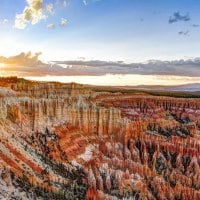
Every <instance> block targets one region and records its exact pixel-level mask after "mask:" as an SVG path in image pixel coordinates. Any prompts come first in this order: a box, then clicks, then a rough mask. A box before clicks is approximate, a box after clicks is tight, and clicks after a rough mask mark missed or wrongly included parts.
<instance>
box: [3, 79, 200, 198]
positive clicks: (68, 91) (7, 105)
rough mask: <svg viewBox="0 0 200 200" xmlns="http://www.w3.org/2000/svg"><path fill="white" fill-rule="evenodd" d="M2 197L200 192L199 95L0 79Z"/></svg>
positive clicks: (194, 195) (174, 195)
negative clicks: (170, 94)
mask: <svg viewBox="0 0 200 200" xmlns="http://www.w3.org/2000/svg"><path fill="white" fill-rule="evenodd" d="M0 199H24V200H25V199H41V200H42V199H67V200H70V199H72V200H73V199H88V200H101V199H104V200H117V199H127V200H128V199H142V200H154V199H156V200H166V199H168V200H198V199H200V99H199V98H177V97H169V96H167V97H166V96H162V95H161V96H156V95H152V94H149V93H147V92H144V91H139V90H138V91H135V92H133V93H131V92H127V93H126V92H121V91H116V90H115V91H113V92H112V91H104V90H103V89H102V90H99V89H98V90H96V88H95V87H94V88H93V87H88V86H85V85H81V84H76V83H66V84H64V83H59V82H36V81H29V80H25V79H21V78H17V77H8V78H0Z"/></svg>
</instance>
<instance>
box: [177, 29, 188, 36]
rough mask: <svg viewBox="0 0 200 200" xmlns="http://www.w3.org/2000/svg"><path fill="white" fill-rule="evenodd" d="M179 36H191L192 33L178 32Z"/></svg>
mask: <svg viewBox="0 0 200 200" xmlns="http://www.w3.org/2000/svg"><path fill="white" fill-rule="evenodd" d="M178 34H179V35H184V36H190V31H189V30H187V31H179V32H178Z"/></svg>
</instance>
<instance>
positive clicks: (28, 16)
mask: <svg viewBox="0 0 200 200" xmlns="http://www.w3.org/2000/svg"><path fill="white" fill-rule="evenodd" d="M26 2H27V6H26V7H25V8H24V10H23V12H22V13H21V14H17V15H16V17H15V25H14V27H15V28H18V29H24V28H26V26H27V24H29V23H31V24H32V25H34V24H37V23H38V22H39V21H40V20H42V19H44V18H45V17H46V16H45V15H44V12H43V0H26Z"/></svg>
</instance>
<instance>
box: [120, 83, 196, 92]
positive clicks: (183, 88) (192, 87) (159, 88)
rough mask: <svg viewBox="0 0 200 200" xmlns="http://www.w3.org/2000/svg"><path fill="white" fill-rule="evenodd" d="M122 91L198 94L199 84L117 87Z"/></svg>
mask: <svg viewBox="0 0 200 200" xmlns="http://www.w3.org/2000/svg"><path fill="white" fill-rule="evenodd" d="M117 88H121V89H122V88H123V89H139V90H156V91H182V92H199V91H200V83H192V84H184V85H174V86H162V85H138V86H119V87H117Z"/></svg>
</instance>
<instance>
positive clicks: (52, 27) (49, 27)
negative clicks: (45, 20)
mask: <svg viewBox="0 0 200 200" xmlns="http://www.w3.org/2000/svg"><path fill="white" fill-rule="evenodd" d="M47 28H48V29H54V28H55V24H48V25H47Z"/></svg>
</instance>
